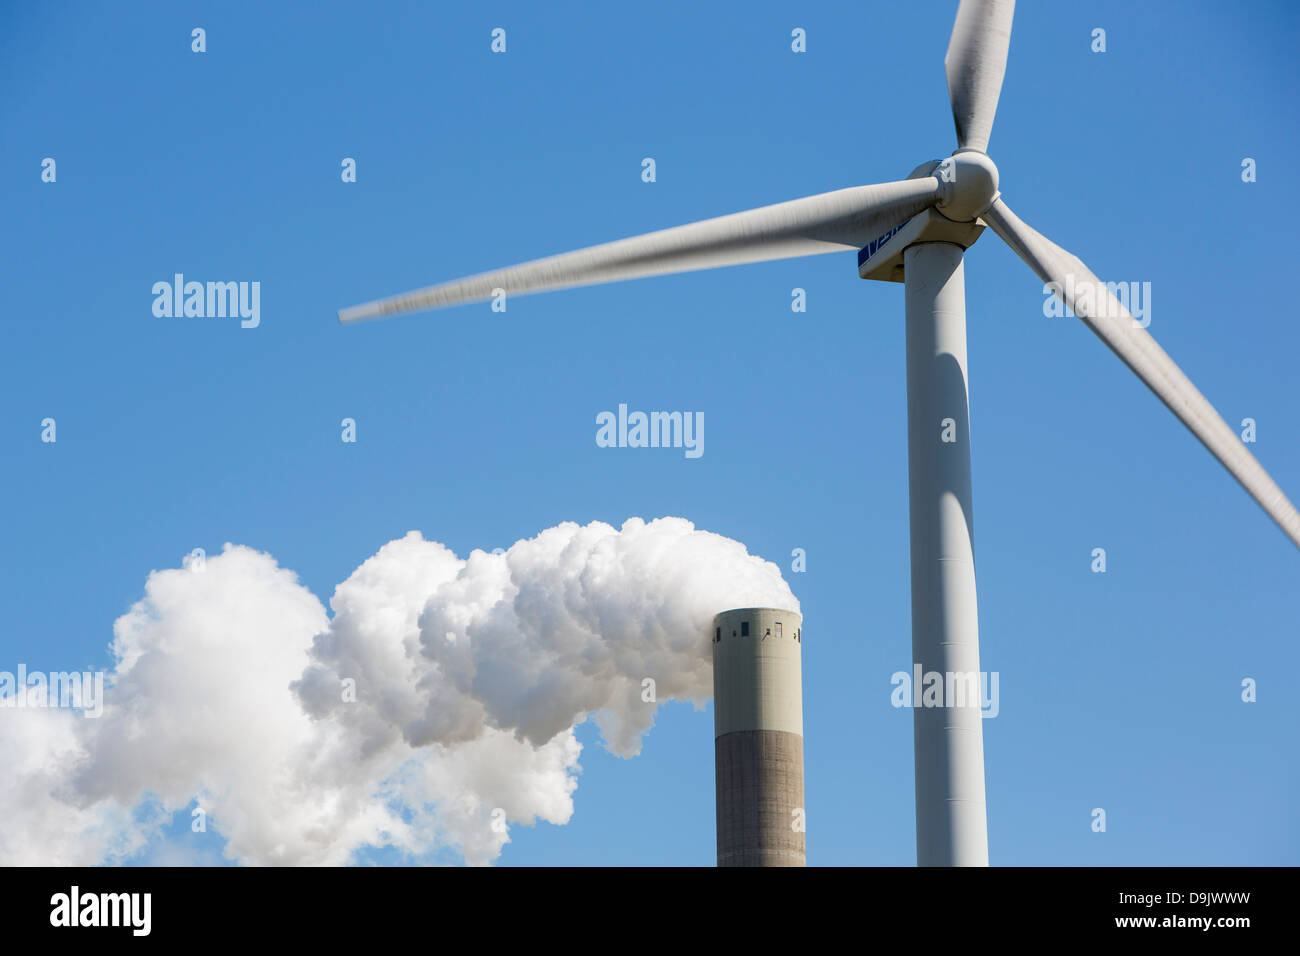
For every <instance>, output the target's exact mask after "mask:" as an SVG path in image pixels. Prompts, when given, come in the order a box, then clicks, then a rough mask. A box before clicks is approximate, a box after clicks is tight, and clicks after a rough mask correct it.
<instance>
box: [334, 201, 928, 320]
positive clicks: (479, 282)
mask: <svg viewBox="0 0 1300 956" xmlns="http://www.w3.org/2000/svg"><path fill="white" fill-rule="evenodd" d="M938 199H939V182H938V180H936V179H935V178H934V177H932V176H927V177H925V178H922V179H907V180H902V181H900V182H894V183H883V184H880V185H875V186H854V187H852V188H850V189H839V190H836V191H834V192H829V193H821V194H820V195H816V196H808V197H806V198H804V199H795V200H791V201H790V202H783V203H777V204H776V205H774V206H763V207H761V208H759V209H751V210H749V211H748V212H738V213H733V214H732V215H729V216H720V217H718V218H716V219H706V220H704V221H702V222H696V223H691V224H690V225H687V226H676V227H674V228H672V229H662V230H660V231H659V232H651V233H647V234H646V235H643V236H634V237H632V238H631V239H620V240H619V241H617V242H608V243H605V244H604V245H599V246H591V247H589V248H586V249H579V250H577V251H576V252H566V253H562V254H561V255H558V256H550V257H549V258H546V259H536V260H534V261H532V262H525V263H524V264H523V265H517V266H508V267H506V268H504V269H497V270H494V271H492V272H483V273H480V274H479V275H474V276H470V277H469V278H466V279H457V280H455V281H453V282H445V283H443V284H442V285H435V286H429V287H428V288H425V289H418V290H416V291H415V292H407V293H405V294H404V295H398V296H393V297H392V298H388V299H380V300H378V301H376V302H368V303H366V304H365V305H358V306H353V307H352V308H350V309H343V310H342V311H340V312H339V320H340V321H343V322H355V321H358V320H360V319H371V318H376V317H378V316H383V315H396V314H398V313H402V312H418V311H421V310H424V309H436V308H441V307H443V306H448V305H459V304H461V303H464V302H477V301H481V300H483V299H489V298H491V297H492V296H493V295H494V294H496V293H495V290H497V289H501V290H504V292H505V293H506V294H507V295H520V294H523V293H527V292H545V291H549V290H552V289H567V288H572V287H574V286H582V285H593V284H595V283H599V282H617V281H620V280H622V279H638V278H641V277H643V276H654V275H664V274H666V273H670V272H691V271H694V270H696V269H711V268H714V267H717V266H732V265H740V264H742V263H747V262H764V261H766V260H769V259H786V258H791V257H794V256H809V255H816V254H818V253H823V252H840V251H843V250H845V249H860V248H862V247H863V246H865V245H866V244H867V243H868V242H870V241H871V240H872V239H874V238H875V237H876V236H878V235H880V234H881V233H882V232H885V231H887V230H888V229H890V228H891V227H893V226H895V225H897V224H898V223H900V222H903V221H904V220H906V219H908V218H909V217H911V216H914V215H916V214H917V213H919V212H920V211H921V210H923V209H925V208H926V207H928V206H932V205H934V203H935V202H936V201H937V200H938Z"/></svg>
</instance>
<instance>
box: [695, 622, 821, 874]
mask: <svg viewBox="0 0 1300 956" xmlns="http://www.w3.org/2000/svg"><path fill="white" fill-rule="evenodd" d="M802 623H803V618H802V617H801V616H800V615H799V614H798V613H796V612H795V611H782V610H777V609H776V608H769V607H746V608H737V609H735V610H732V611H723V612H722V613H721V614H718V615H717V616H716V617H714V619H713V736H714V741H713V747H714V773H715V779H716V782H717V803H718V807H717V812H718V866H804V865H805V863H806V855H805V849H804V806H803V687H802V678H801V663H800V661H801V658H802V655H801V649H802V646H803V643H802V638H803V635H802V634H801V633H800V628H801V625H802Z"/></svg>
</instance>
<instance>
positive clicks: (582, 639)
mask: <svg viewBox="0 0 1300 956" xmlns="http://www.w3.org/2000/svg"><path fill="white" fill-rule="evenodd" d="M750 605H755V606H758V605H762V606H775V607H785V608H790V609H791V610H797V609H798V602H797V601H796V600H795V598H794V596H793V595H792V594H791V593H790V589H789V587H788V586H787V585H786V583H785V581H784V580H783V579H782V577H781V573H780V571H779V569H778V568H777V567H776V565H774V564H771V563H769V562H766V561H763V560H762V559H760V558H757V557H754V556H752V555H750V554H749V553H748V552H747V551H746V550H745V548H744V546H743V545H741V544H739V543H738V542H735V541H732V540H730V539H728V538H724V537H721V536H719V535H715V534H711V533H709V532H705V531H697V530H696V529H695V528H694V526H693V525H692V524H691V523H690V522H688V521H685V520H684V519H681V518H661V519H658V520H655V521H651V522H649V523H647V522H644V521H642V520H641V519H639V518H632V519H629V520H628V521H627V522H625V523H624V525H623V527H622V528H621V529H615V528H613V527H611V526H609V525H606V524H603V523H600V522H593V523H592V524H589V525H586V526H579V525H577V524H573V523H565V524H561V525H559V526H558V527H555V528H551V529H549V530H547V531H544V532H542V533H541V534H539V535H538V536H537V537H535V538H532V539H529V540H525V541H519V542H516V543H515V545H514V546H513V547H511V548H510V549H509V550H508V551H506V552H504V553H503V554H488V553H485V552H482V551H474V552H472V553H471V554H470V556H469V557H468V558H466V559H462V558H458V557H457V556H456V555H455V554H453V553H452V552H451V551H450V550H448V549H447V548H446V547H444V546H443V545H441V544H438V543H436V542H432V541H426V540H424V539H423V538H422V537H421V536H420V535H419V534H418V533H416V532H411V533H409V534H407V535H406V536H405V537H403V538H401V539H399V540H396V541H392V542H389V543H388V544H386V545H384V547H382V548H380V550H379V552H378V553H377V554H375V555H374V556H373V557H371V558H369V559H368V560H367V561H366V562H365V563H364V564H362V565H361V567H359V568H358V569H357V570H356V571H355V572H353V573H352V575H351V576H350V577H349V578H348V579H347V580H346V581H344V582H343V583H342V584H340V585H339V586H338V587H337V588H336V589H335V592H334V596H333V598H332V599H331V601H330V607H331V609H332V611H333V617H332V618H331V617H329V616H328V615H327V613H326V611H325V609H324V607H322V606H321V603H320V601H319V600H317V598H316V597H315V596H314V595H313V594H312V593H311V592H310V591H308V590H307V589H306V588H304V587H303V586H302V585H301V584H299V583H298V581H297V578H296V576H295V575H294V574H293V573H292V572H291V571H288V570H286V569H283V568H280V567H279V566H278V565H277V564H276V563H275V561H274V559H273V558H271V557H270V556H269V555H267V554H263V553H259V552H257V551H253V550H251V549H249V548H245V547H241V546H234V545H227V546H226V547H225V549H224V550H223V552H222V553H221V554H220V555H217V556H215V557H212V558H210V559H208V560H207V561H206V562H205V564H203V565H202V569H201V570H199V569H198V566H193V565H192V566H190V567H188V568H184V569H172V570H166V571H156V572H154V573H152V574H151V575H150V576H149V578H148V581H147V583H146V585H145V596H144V598H143V600H141V601H140V602H138V603H137V604H136V605H134V606H133V607H132V608H131V610H130V611H129V612H127V613H126V614H124V615H123V616H122V617H121V618H119V619H118V621H117V623H116V624H115V626H114V634H115V639H114V641H113V645H112V650H113V655H114V658H115V660H116V665H115V667H114V669H113V670H112V672H111V673H110V674H109V677H108V681H107V683H108V687H107V690H106V693H105V698H106V699H105V703H104V712H103V716H102V717H101V718H100V719H98V720H92V719H85V718H83V717H82V716H81V715H80V714H78V713H75V712H70V711H60V710H43V709H4V710H0V760H2V761H3V766H5V767H6V768H7V769H9V770H12V772H11V773H7V774H6V775H5V776H4V777H3V778H0V864H8V865H12V864H31V863H54V864H63V863H95V862H101V861H103V862H113V861H116V860H121V859H124V858H128V857H130V856H131V855H132V854H135V853H138V852H139V851H140V849H141V848H142V847H145V846H147V845H149V843H150V841H151V840H156V839H157V837H158V835H159V833H160V831H161V830H162V828H163V827H164V826H165V825H166V824H167V823H168V821H169V820H170V819H171V816H172V814H174V813H175V812H177V811H184V810H187V809H188V808H190V807H192V806H193V805H194V804H195V802H196V801H197V804H198V806H200V807H202V808H203V809H204V811H205V813H206V814H207V821H208V825H209V826H211V827H212V828H214V829H216V830H217V831H219V832H220V834H221V835H222V836H223V837H224V838H225V840H226V845H225V853H226V855H227V856H228V857H230V858H231V859H233V860H236V861H238V862H241V863H248V864H341V863H346V862H349V861H350V860H351V859H353V857H354V854H355V853H356V851H358V850H360V849H362V848H365V847H393V848H395V849H397V850H398V851H400V852H401V853H403V854H405V855H407V856H409V857H410V858H412V859H416V860H428V859H432V858H434V857H435V856H436V855H439V854H444V853H445V852H451V853H453V854H455V855H456V856H458V857H460V858H462V859H464V860H465V861H466V862H468V863H471V864H484V863H490V862H491V861H492V860H494V859H495V858H496V857H497V856H498V855H499V854H500V852H501V848H502V846H503V845H504V844H505V843H507V842H509V837H508V833H507V828H506V826H505V825H504V824H505V823H506V822H515V823H523V824H532V823H534V822H535V821H537V820H544V821H546V822H549V823H554V824H563V823H565V822H567V821H568V819H569V817H570V816H571V815H572V813H573V800H572V795H573V791H574V790H575V788H576V787H577V778H576V776H575V773H576V772H577V770H578V757H579V753H580V751H581V746H580V744H579V743H578V741H577V738H576V736H575V734H574V727H575V725H576V724H577V723H580V722H581V721H583V720H585V719H586V718H587V716H588V715H594V717H595V720H596V721H597V724H598V726H599V727H600V730H601V733H602V736H603V737H604V740H605V742H606V746H607V747H608V748H609V749H610V750H611V751H612V752H614V753H616V754H619V755H622V756H632V755H635V754H636V753H638V752H639V751H640V747H641V738H642V736H643V735H644V734H645V732H646V731H647V730H649V728H650V727H651V726H652V724H653V723H654V714H655V710H656V707H657V704H656V703H654V702H646V701H643V699H642V681H643V680H644V679H645V678H651V679H653V680H654V681H655V685H656V687H655V691H656V693H655V696H656V700H657V701H658V702H663V701H666V700H669V699H679V700H690V701H693V702H695V703H696V704H697V706H702V705H703V703H704V702H705V701H706V700H707V699H708V698H709V696H710V695H711V693H712V676H711V665H710V658H709V640H708V627H709V622H710V620H711V618H712V616H713V615H714V614H715V613H717V612H718V611H721V610H725V609H727V608H732V607H740V606H750ZM702 732H707V731H702Z"/></svg>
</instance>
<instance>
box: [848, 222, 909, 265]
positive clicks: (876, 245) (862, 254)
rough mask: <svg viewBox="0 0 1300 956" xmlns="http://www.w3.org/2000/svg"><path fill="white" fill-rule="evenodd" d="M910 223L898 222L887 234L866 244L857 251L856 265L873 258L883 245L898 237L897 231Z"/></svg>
mask: <svg viewBox="0 0 1300 956" xmlns="http://www.w3.org/2000/svg"><path fill="white" fill-rule="evenodd" d="M911 221H912V220H911V219H904V220H903V221H902V222H900V223H899V224H898V225H897V226H895V227H894V228H893V229H891V230H889V232H887V233H885V234H884V235H883V236H881V237H880V238H879V239H872V240H871V241H870V242H869V243H867V244H866V245H865V246H863V247H862V248H861V249H859V250H858V265H862V263H864V262H866V261H867V260H868V259H870V258H871V257H872V256H874V255H875V254H876V253H877V252H879V251H880V248H881V247H882V246H883V245H884V244H885V243H887V242H888V241H889V240H890V239H893V238H894V236H896V235H898V232H899V230H900V229H902V228H903V227H904V226H906V225H907V224H908V223H909V222H911Z"/></svg>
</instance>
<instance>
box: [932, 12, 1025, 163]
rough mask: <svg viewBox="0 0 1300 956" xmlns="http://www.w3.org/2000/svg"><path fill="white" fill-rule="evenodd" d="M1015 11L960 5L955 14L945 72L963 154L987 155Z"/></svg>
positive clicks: (958, 141)
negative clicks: (972, 152) (975, 152)
mask: <svg viewBox="0 0 1300 956" xmlns="http://www.w3.org/2000/svg"><path fill="white" fill-rule="evenodd" d="M1015 10H1016V0H961V6H960V7H958V8H957V19H956V20H955V21H953V25H952V39H951V40H949V41H948V53H947V55H946V56H945V57H944V58H943V68H944V72H945V73H946V74H947V76H948V99H949V100H951V101H952V119H953V122H954V123H955V124H956V126H957V145H958V146H960V147H961V148H962V149H977V150H979V151H980V152H981V153H984V152H987V151H988V148H989V134H990V133H992V132H993V115H994V114H995V113H996V112H997V111H998V97H999V96H1000V95H1001V93H1002V77H1003V76H1004V75H1006V72H1007V48H1008V47H1009V46H1011V18H1012V15H1013V14H1014V13H1015Z"/></svg>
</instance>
